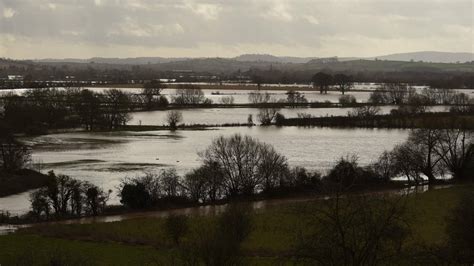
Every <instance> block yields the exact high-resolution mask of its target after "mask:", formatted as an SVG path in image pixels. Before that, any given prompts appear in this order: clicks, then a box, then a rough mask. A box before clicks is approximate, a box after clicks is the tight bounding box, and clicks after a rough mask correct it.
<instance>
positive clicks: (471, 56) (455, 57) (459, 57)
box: [370, 51, 474, 63]
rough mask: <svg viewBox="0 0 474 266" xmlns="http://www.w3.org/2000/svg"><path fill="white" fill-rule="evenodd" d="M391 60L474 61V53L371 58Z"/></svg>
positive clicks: (404, 54) (411, 54)
mask: <svg viewBox="0 0 474 266" xmlns="http://www.w3.org/2000/svg"><path fill="white" fill-rule="evenodd" d="M375 58H377V59H380V60H390V61H411V60H413V61H416V62H418V61H423V62H433V63H457V62H460V63H464V62H471V61H474V53H450V52H433V51H423V52H413V53H399V54H390V55H383V56H377V57H373V58H370V59H375Z"/></svg>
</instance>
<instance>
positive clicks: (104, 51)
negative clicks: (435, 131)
mask: <svg viewBox="0 0 474 266" xmlns="http://www.w3.org/2000/svg"><path fill="white" fill-rule="evenodd" d="M473 14H474V7H473V1H472V0H429V1H428V0H387V1H384V0H342V1H341V0H238V1H237V0H222V1H217V0H208V1H198V0H181V1H180V0H174V1H172V0H153V1H152V0H0V57H10V58H65V57H75V58H88V57H93V56H103V57H137V56H163V57H182V56H192V57H215V56H221V57H229V56H235V55H239V54H243V53H269V54H275V55H292V56H333V55H337V56H376V55H382V54H389V53H397V52H412V51H422V50H430V51H434V50H436V51H453V52H471V51H473V45H474V35H473Z"/></svg>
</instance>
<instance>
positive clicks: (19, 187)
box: [0, 169, 51, 197]
mask: <svg viewBox="0 0 474 266" xmlns="http://www.w3.org/2000/svg"><path fill="white" fill-rule="evenodd" d="M50 180H51V178H50V177H49V176H47V175H44V174H41V173H38V172H36V171H33V170H27V169H24V170H18V171H15V172H13V173H5V172H0V197H5V196H9V195H13V194H18V193H21V192H25V191H28V190H31V189H35V188H40V187H44V186H46V184H47V183H48V182H49V181H50Z"/></svg>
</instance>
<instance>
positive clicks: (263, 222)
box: [0, 185, 474, 265]
mask: <svg viewBox="0 0 474 266" xmlns="http://www.w3.org/2000/svg"><path fill="white" fill-rule="evenodd" d="M473 188H474V185H456V186H454V187H450V188H443V189H436V190H429V191H428V192H425V193H422V194H416V195H415V194H413V195H410V196H409V197H408V203H409V204H408V206H409V207H408V208H409V215H410V216H411V217H412V219H410V221H411V222H410V223H411V227H412V230H413V231H414V239H415V240H416V242H422V243H426V244H436V243H441V242H442V241H444V239H445V237H446V235H445V232H444V231H445V219H446V217H448V216H449V213H450V211H451V209H452V208H453V206H455V204H456V203H457V201H458V200H459V198H460V196H461V195H462V194H463V192H467V191H469V190H471V191H472V189H473ZM317 204H320V202H318V201H311V202H299V203H294V202H293V203H285V204H282V205H279V206H271V207H268V208H266V209H261V210H259V211H257V212H255V213H253V214H252V224H253V226H252V232H251V233H250V235H249V237H248V238H247V239H246V240H245V241H244V243H243V253H244V254H245V256H246V260H247V261H249V262H251V264H253V265H273V264H277V263H278V264H285V254H288V253H289V252H291V250H292V248H293V247H294V245H295V240H296V235H297V233H298V232H300V231H304V230H305V216H306V215H307V214H308V210H309V211H310V210H311V208H312V207H314V206H316V205H317ZM214 220H215V218H214V217H212V216H205V217H204V216H198V217H196V216H195V217H190V220H189V224H190V230H189V232H188V233H187V235H185V237H184V241H186V238H187V237H189V236H191V235H192V234H195V233H197V232H199V231H203V230H205V229H206V228H207V227H208V225H209V224H211V223H213V222H214ZM163 224H164V220H163V219H158V218H140V219H131V220H125V221H121V222H112V223H96V224H74V225H47V226H46V225H44V226H37V227H34V228H30V229H24V230H22V231H20V232H17V233H15V234H11V235H6V236H1V237H0V265H12V264H13V265H31V262H32V261H33V262H34V264H35V265H37V264H44V263H46V262H47V261H51V258H52V257H53V258H54V259H55V260H57V261H63V260H64V261H73V264H74V263H75V264H74V265H77V264H80V265H82V264H87V265H163V264H173V258H174V257H175V256H174V255H175V253H176V252H177V251H176V249H175V247H174V246H173V244H172V241H171V240H170V239H169V238H168V237H167V234H166V233H165V231H164V228H163ZM59 254H61V255H59ZM288 263H290V262H289V261H288Z"/></svg>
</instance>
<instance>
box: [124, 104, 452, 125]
mask: <svg viewBox="0 0 474 266" xmlns="http://www.w3.org/2000/svg"><path fill="white" fill-rule="evenodd" d="M396 108H397V106H390V105H388V106H381V107H380V113H381V114H388V113H390V110H392V109H396ZM352 110H353V108H282V109H280V111H279V112H280V113H281V114H283V115H284V116H285V117H286V118H296V117H298V113H304V114H310V115H311V116H314V117H325V116H344V115H347V113H348V112H350V111H352ZM445 110H446V106H433V107H430V108H428V111H431V112H440V111H445ZM179 111H180V112H181V113H182V115H183V121H182V123H184V124H188V125H189V124H203V125H222V124H226V123H227V124H235V123H240V124H244V123H247V118H248V116H249V115H252V117H253V122H254V123H256V124H258V123H259V121H258V119H257V114H258V109H256V108H190V109H180V110H179ZM131 115H132V119H131V120H130V121H129V122H128V124H129V125H155V126H156V125H165V124H167V122H166V115H167V112H166V111H151V112H134V113H131Z"/></svg>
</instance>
